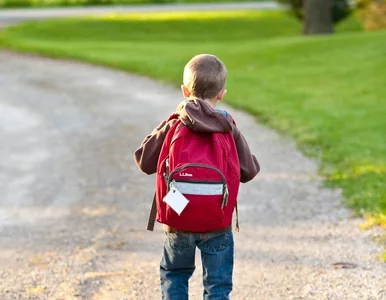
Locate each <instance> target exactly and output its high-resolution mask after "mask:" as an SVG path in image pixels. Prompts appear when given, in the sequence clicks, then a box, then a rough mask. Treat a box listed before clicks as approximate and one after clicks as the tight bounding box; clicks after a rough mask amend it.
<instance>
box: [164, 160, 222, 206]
mask: <svg viewBox="0 0 386 300" xmlns="http://www.w3.org/2000/svg"><path fill="white" fill-rule="evenodd" d="M189 167H200V168H205V169H210V170H214V171H216V172H217V173H219V174H220V176H221V178H222V183H223V184H224V187H223V197H222V202H221V209H224V206H226V205H227V204H228V198H229V191H228V185H227V183H226V180H225V176H224V174H223V173H222V172H221V171H220V170H219V169H217V168H215V167H212V166H208V165H204V164H197V163H196V164H186V165H183V166H182V167H179V168H177V169H175V170H173V171H172V172H171V173H170V174H164V175H166V176H165V178H167V180H166V182H167V188H168V191H169V189H170V188H169V187H170V178H171V177H172V175H174V174H175V173H178V172H181V171H182V170H183V169H186V168H189ZM166 172H167V173H169V159H166ZM173 181H174V182H175V180H173Z"/></svg>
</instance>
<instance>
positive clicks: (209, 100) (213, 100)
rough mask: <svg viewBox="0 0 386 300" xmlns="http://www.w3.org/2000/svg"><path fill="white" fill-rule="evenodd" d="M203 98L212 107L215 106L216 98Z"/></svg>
mask: <svg viewBox="0 0 386 300" xmlns="http://www.w3.org/2000/svg"><path fill="white" fill-rule="evenodd" d="M202 100H204V101H205V102H207V103H209V104H210V106H212V107H213V108H216V105H217V103H218V100H217V99H215V98H214V99H202Z"/></svg>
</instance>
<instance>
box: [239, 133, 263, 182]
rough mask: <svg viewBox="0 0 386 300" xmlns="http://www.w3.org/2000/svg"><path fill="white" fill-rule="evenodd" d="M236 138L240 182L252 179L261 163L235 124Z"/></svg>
mask: <svg viewBox="0 0 386 300" xmlns="http://www.w3.org/2000/svg"><path fill="white" fill-rule="evenodd" d="M233 136H234V139H235V143H236V147H237V153H238V155H239V161H240V182H243V183H245V182H248V181H250V180H252V179H253V178H254V177H255V176H256V175H257V174H258V173H259V171H260V165H259V163H258V161H257V159H256V157H255V156H254V155H253V154H252V153H251V150H250V149H249V146H248V143H247V141H246V140H245V138H244V136H243V135H242V134H241V132H240V130H239V129H238V128H237V127H236V126H234V135H233Z"/></svg>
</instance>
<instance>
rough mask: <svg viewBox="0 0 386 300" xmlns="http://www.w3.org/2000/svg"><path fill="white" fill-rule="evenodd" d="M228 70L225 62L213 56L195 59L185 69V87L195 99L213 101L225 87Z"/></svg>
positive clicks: (201, 55) (202, 55) (200, 55)
mask: <svg viewBox="0 0 386 300" xmlns="http://www.w3.org/2000/svg"><path fill="white" fill-rule="evenodd" d="M226 77H227V70H226V68H225V65H224V64H223V62H222V61H221V60H220V59H219V58H217V57H216V56H214V55H211V54H199V55H196V56H195V57H193V58H192V59H191V60H190V61H189V62H188V63H187V64H186V66H185V69H184V86H185V87H186V88H187V89H188V90H189V92H190V94H191V95H192V96H194V97H197V98H201V99H212V98H214V97H216V96H217V94H218V93H219V92H221V91H222V90H223V89H224V87H225V82H226Z"/></svg>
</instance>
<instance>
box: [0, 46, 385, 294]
mask: <svg viewBox="0 0 386 300" xmlns="http://www.w3.org/2000/svg"><path fill="white" fill-rule="evenodd" d="M180 100H181V96H180V93H179V92H178V91H177V90H176V89H174V88H172V87H167V86H164V85H161V84H159V83H155V82H154V81H151V80H149V79H147V78H143V77H138V76H134V75H130V74H125V73H121V72H117V71H112V70H107V69H104V68H100V67H95V66H89V65H85V64H78V63H74V62H68V61H56V60H50V59H43V58H37V57H31V56H21V55H18V54H12V53H9V52H0V139H1V147H0V179H1V180H0V194H1V195H2V197H1V198H0V219H1V223H0V265H1V270H0V299H1V300H8V299H109V300H110V299H130V300H131V299H141V300H142V299H145V300H148V299H149V300H151V299H160V296H159V293H160V292H159V284H158V263H159V261H160V255H161V247H162V243H163V233H162V230H161V226H159V225H158V227H157V228H156V231H155V232H154V233H150V232H146V231H145V227H146V222H147V215H148V212H149V208H150V204H151V200H152V193H153V184H154V177H147V176H145V175H143V174H141V173H140V172H139V171H138V170H137V168H136V166H135V165H134V163H133V161H132V158H131V157H132V152H133V151H134V150H135V149H136V147H137V146H138V145H139V143H140V142H141V140H142V138H143V136H144V135H146V134H147V133H149V132H150V131H151V130H152V129H153V127H154V126H156V125H157V124H158V122H159V121H160V120H161V119H162V118H164V117H165V116H167V115H168V114H169V112H171V110H172V109H173V108H174V107H175V106H176V104H177V103H178V102H179V101H180ZM226 109H227V110H229V111H230V112H231V113H232V114H233V115H234V117H235V119H236V120H237V122H238V125H239V127H240V128H241V129H242V131H243V132H244V133H245V136H246V138H247V140H248V141H249V142H250V145H251V148H252V150H253V151H254V152H255V153H256V155H257V157H258V158H259V160H260V161H261V165H262V173H261V175H260V176H258V177H257V178H256V179H255V180H254V181H252V182H251V183H249V184H247V185H243V186H242V190H241V195H240V221H241V232H240V233H235V242H236V265H235V286H234V292H233V293H232V295H233V299H242V300H245V299H269V300H271V299H337V300H338V299H339V300H341V299H350V300H351V299H386V287H385V282H386V268H385V264H380V263H378V262H377V254H378V253H379V252H380V249H379V248H378V247H377V245H376V244H375V243H373V242H372V241H371V240H372V238H371V236H372V235H374V234H375V233H374V232H363V231H360V230H359V229H357V225H358V223H359V222H360V220H357V219H352V218H350V213H349V212H348V211H347V210H346V209H344V208H342V205H341V202H342V198H341V196H340V192H339V191H338V190H330V189H325V188H322V187H321V182H320V179H319V178H318V177H317V176H316V175H315V174H316V172H317V167H316V164H315V163H314V162H313V161H311V160H309V159H307V158H305V157H304V156H303V155H302V154H300V153H299V152H298V151H297V150H296V149H295V147H294V145H293V144H292V143H291V142H290V141H287V140H286V139H283V138H282V137H279V136H278V135H277V134H276V133H274V132H273V131H272V130H270V129H267V128H265V127H263V126H261V125H259V124H256V123H255V120H254V118H252V117H250V116H248V115H247V114H245V113H242V112H239V111H234V110H233V109H231V108H229V107H226ZM370 235H371V236H370ZM197 259H198V260H197V266H198V268H197V271H196V273H195V275H194V277H193V278H192V282H191V296H192V297H191V299H200V298H201V293H202V291H201V283H200V274H201V268H200V267H199V263H200V262H199V257H197ZM339 262H349V263H353V264H356V268H354V269H342V268H334V266H333V264H334V263H339Z"/></svg>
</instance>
